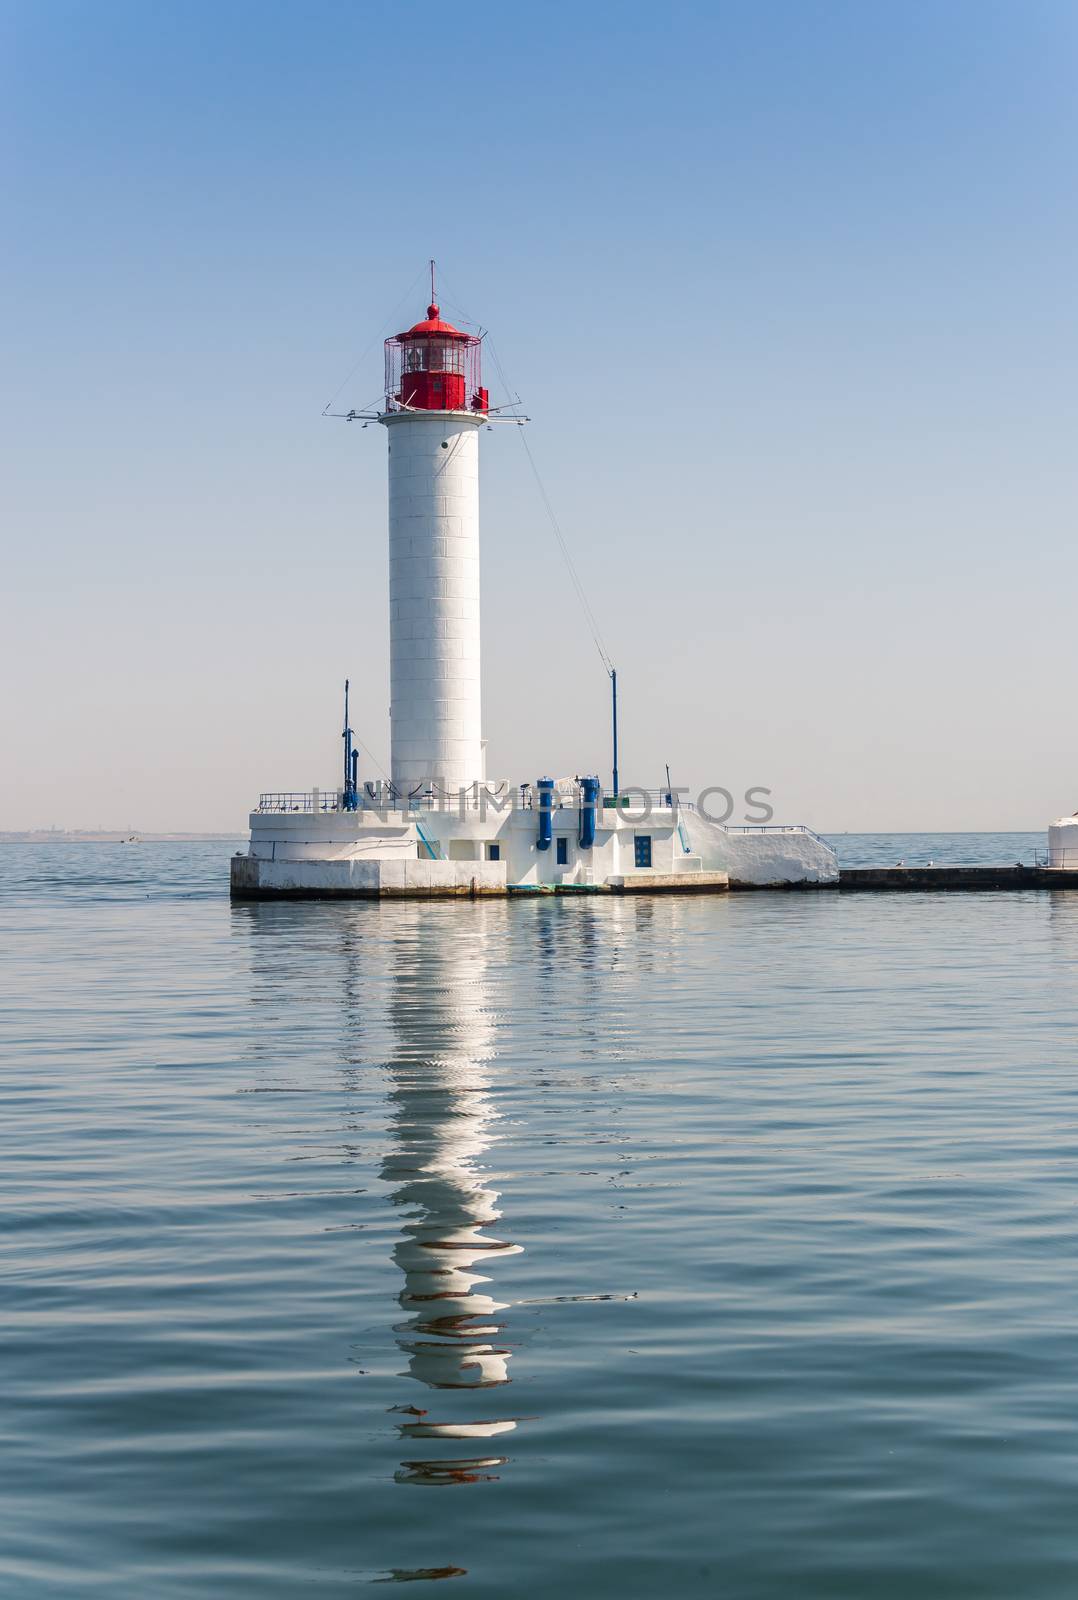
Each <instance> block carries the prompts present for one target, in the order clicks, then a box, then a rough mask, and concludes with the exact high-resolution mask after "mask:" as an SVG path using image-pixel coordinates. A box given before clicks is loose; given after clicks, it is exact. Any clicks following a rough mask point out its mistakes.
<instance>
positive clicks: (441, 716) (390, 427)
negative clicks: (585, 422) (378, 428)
mask: <svg viewBox="0 0 1078 1600" xmlns="http://www.w3.org/2000/svg"><path fill="white" fill-rule="evenodd" d="M385 422H386V426H387V431H388V435H389V602H390V610H389V616H390V718H391V748H392V756H391V770H392V776H393V782H394V783H395V784H396V786H397V788H398V790H399V791H400V792H401V793H402V794H408V793H409V792H410V791H411V790H413V789H415V788H417V787H418V786H419V785H421V784H423V783H425V782H427V781H429V780H430V779H437V780H439V781H441V782H442V783H444V785H445V787H446V788H448V789H453V790H455V789H459V788H461V787H462V786H464V785H467V784H470V783H473V782H475V780H476V779H478V778H480V777H481V776H482V772H483V757H482V744H481V739H482V715H481V704H480V682H479V669H480V640H479V430H480V428H481V427H482V419H481V418H479V417H476V418H474V419H473V418H471V417H464V416H458V415H455V414H453V413H439V412H428V413H423V414H416V413H400V412H396V413H392V414H390V415H389V416H388V417H386V418H385ZM443 444H444V445H445V446H446V447H447V448H445V449H443Z"/></svg>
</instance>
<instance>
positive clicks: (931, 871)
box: [838, 865, 1078, 894]
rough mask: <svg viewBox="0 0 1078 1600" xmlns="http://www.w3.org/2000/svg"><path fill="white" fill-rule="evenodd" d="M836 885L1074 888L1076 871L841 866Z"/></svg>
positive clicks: (937, 888)
mask: <svg viewBox="0 0 1078 1600" xmlns="http://www.w3.org/2000/svg"><path fill="white" fill-rule="evenodd" d="M838 887H839V888H840V889H841V890H843V891H845V892H848V893H852V892H854V891H860V890H875V891H880V890H883V891H894V892H897V893H899V894H901V893H902V892H906V893H909V892H910V891H911V890H917V891H919V892H923V891H925V890H928V891H931V892H938V891H940V890H949V891H952V892H953V891H962V890H986V889H987V890H994V891H998V890H1000V889H1078V871H1073V872H1072V871H1068V870H1064V869H1063V868H1061V867H1023V866H1017V865H1016V866H1013V867H946V866H941V867H841V868H840V869H839V875H838Z"/></svg>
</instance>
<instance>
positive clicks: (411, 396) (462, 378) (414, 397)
mask: <svg viewBox="0 0 1078 1600" xmlns="http://www.w3.org/2000/svg"><path fill="white" fill-rule="evenodd" d="M480 343H481V341H480V340H479V339H478V338H476V336H475V335H474V334H471V333H461V331H460V329H459V328H454V326H453V324H452V323H451V322H443V321H442V316H441V312H440V311H439V309H438V307H437V306H436V305H429V306H428V307H427V315H426V320H425V321H423V322H417V323H416V325H415V327H414V328H409V329H408V332H407V333H398V334H397V336H396V338H394V339H387V340H386V404H387V406H388V407H389V409H390V410H396V409H398V408H401V409H403V410H407V411H486V410H487V406H488V397H487V391H486V390H485V389H483V388H481V387H480V363H479V347H480Z"/></svg>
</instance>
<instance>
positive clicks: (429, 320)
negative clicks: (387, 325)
mask: <svg viewBox="0 0 1078 1600" xmlns="http://www.w3.org/2000/svg"><path fill="white" fill-rule="evenodd" d="M431 334H438V335H439V336H440V337H441V338H443V339H470V338H472V337H473V335H472V334H470V333H461V331H460V329H459V328H454V326H453V324H452V323H451V322H443V321H442V313H441V311H440V309H439V307H438V306H433V305H432V306H428V307H427V317H426V321H425V322H417V323H416V324H415V326H414V327H412V328H409V329H408V332H407V333H398V335H397V338H398V339H423V338H426V337H428V336H429V335H431Z"/></svg>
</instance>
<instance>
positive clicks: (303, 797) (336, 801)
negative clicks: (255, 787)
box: [258, 789, 342, 813]
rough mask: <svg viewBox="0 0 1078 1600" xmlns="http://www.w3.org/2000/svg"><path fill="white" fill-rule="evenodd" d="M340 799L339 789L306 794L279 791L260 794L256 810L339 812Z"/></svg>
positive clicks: (316, 790)
mask: <svg viewBox="0 0 1078 1600" xmlns="http://www.w3.org/2000/svg"><path fill="white" fill-rule="evenodd" d="M341 799H342V794H341V791H340V790H339V789H311V790H309V791H308V792H307V793H306V794H303V793H300V792H299V791H288V790H279V791H272V792H270V793H269V794H260V795H259V797H258V809H259V811H265V812H275V811H276V812H285V811H289V812H291V811H300V812H308V813H310V812H315V811H340V810H341Z"/></svg>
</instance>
